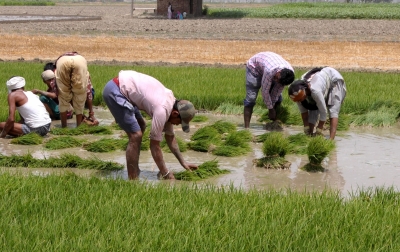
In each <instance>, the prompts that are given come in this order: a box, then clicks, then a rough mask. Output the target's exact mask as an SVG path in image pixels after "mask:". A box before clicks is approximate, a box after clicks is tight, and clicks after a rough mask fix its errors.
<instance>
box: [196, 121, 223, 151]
mask: <svg viewBox="0 0 400 252" xmlns="http://www.w3.org/2000/svg"><path fill="white" fill-rule="evenodd" d="M190 140H191V142H189V143H188V146H189V148H190V149H192V150H194V151H199V152H209V151H211V150H213V149H215V146H217V145H219V144H220V143H221V134H220V133H219V132H218V130H217V129H216V128H214V127H212V126H205V127H203V128H200V129H198V130H197V131H196V132H195V133H194V134H193V135H192V136H191V137H190Z"/></svg>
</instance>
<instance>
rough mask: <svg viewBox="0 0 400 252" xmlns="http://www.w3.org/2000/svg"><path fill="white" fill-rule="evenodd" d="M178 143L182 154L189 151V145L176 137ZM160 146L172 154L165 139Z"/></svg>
mask: <svg viewBox="0 0 400 252" xmlns="http://www.w3.org/2000/svg"><path fill="white" fill-rule="evenodd" d="M175 138H176V141H177V143H178V146H179V151H180V152H185V151H187V149H188V143H186V142H185V141H183V140H182V138H180V137H178V136H175ZM160 146H161V148H162V150H163V151H165V152H168V153H170V152H171V150H170V149H169V147H168V144H167V141H166V140H165V139H163V140H162V141H161V143H160Z"/></svg>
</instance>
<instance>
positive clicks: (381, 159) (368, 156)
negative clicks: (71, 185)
mask: <svg viewBox="0 0 400 252" xmlns="http://www.w3.org/2000/svg"><path fill="white" fill-rule="evenodd" d="M95 113H96V117H97V118H98V119H99V121H100V124H101V125H110V124H111V123H112V122H113V118H112V116H111V115H110V113H109V112H108V111H106V110H102V109H97V110H96V112H95ZM204 115H206V116H207V117H208V118H209V121H208V122H203V123H192V125H191V127H192V128H191V133H189V134H185V133H183V132H182V131H181V130H180V128H179V127H177V126H176V127H175V129H176V134H177V135H178V136H179V137H181V138H182V139H185V140H187V141H189V138H190V136H191V134H193V132H195V131H196V129H198V128H200V127H202V126H204V125H206V124H211V123H213V122H215V121H217V120H227V121H230V122H234V123H236V124H237V125H238V129H243V122H242V120H243V119H242V116H218V115H212V114H204ZM53 126H54V127H60V122H59V121H55V122H53ZM68 126H69V127H74V126H75V121H74V119H71V120H69V122H68ZM250 130H251V132H252V133H253V134H254V135H260V134H263V133H265V132H266V131H265V129H264V128H263V124H261V123H258V122H257V121H256V118H253V120H252V122H251V129H250ZM300 130H302V128H300V127H286V128H284V131H285V132H286V133H288V134H295V133H298V132H300ZM119 135H120V132H116V133H115V135H114V137H118V136H119ZM81 137H82V138H84V139H86V140H88V141H94V140H96V139H100V138H102V137H103V136H90V137H89V136H81ZM45 140H46V139H45ZM335 141H336V146H337V148H336V150H335V151H334V152H333V153H332V154H331V155H330V156H329V157H328V158H326V159H325V160H324V162H323V166H324V168H325V171H324V172H306V171H303V170H301V169H300V168H301V167H302V166H303V165H305V164H306V163H307V162H308V159H307V156H299V155H287V156H286V159H287V160H288V161H290V162H291V163H292V164H291V166H290V169H288V170H267V169H264V168H258V167H255V166H254V165H253V163H252V161H253V159H255V158H260V157H262V152H261V146H262V145H261V144H260V143H254V144H252V147H253V151H252V152H251V153H249V154H248V155H246V156H240V157H217V156H214V155H212V154H209V153H200V152H194V151H187V152H184V153H183V156H184V158H185V159H186V160H187V161H189V162H192V163H196V164H201V163H203V162H205V161H209V160H213V159H217V160H218V161H219V165H220V167H221V168H222V169H229V170H230V171H231V173H229V174H226V175H221V176H219V177H216V178H212V179H209V180H206V181H202V182H201V183H210V184H214V185H217V186H221V185H224V186H226V185H233V186H235V187H237V188H243V189H251V188H255V189H268V188H274V189H286V188H291V189H293V190H299V191H304V190H307V191H309V190H319V191H321V190H323V189H325V188H333V189H337V190H340V191H341V192H342V193H343V194H344V195H347V194H349V192H352V191H353V192H355V191H357V190H358V189H360V188H367V187H374V186H395V187H396V186H397V185H400V161H399V158H398V154H397V149H398V148H400V128H399V127H398V126H396V127H393V128H380V129H371V128H370V129H352V130H349V131H346V132H340V133H339V134H338V136H337V138H336V140H335ZM0 151H1V153H2V154H4V155H11V154H25V153H27V152H29V153H31V154H32V155H33V156H34V157H36V158H43V157H49V156H56V155H60V154H62V153H65V152H68V153H75V154H77V155H79V156H81V157H98V158H100V159H102V160H112V161H115V162H118V163H121V164H124V165H125V164H126V162H125V152H124V151H114V152H110V153H91V152H88V151H86V150H83V149H82V148H70V149H64V150H56V151H49V150H45V149H44V148H43V147H41V146H20V145H12V144H10V139H0ZM164 158H165V161H166V164H167V167H168V168H169V169H171V170H172V171H181V170H182V169H183V168H182V167H181V166H180V164H179V163H178V162H177V160H176V158H175V157H174V156H173V155H172V154H171V153H164ZM140 168H141V170H142V173H141V175H140V178H141V179H142V180H148V181H152V182H158V180H157V172H158V169H157V166H156V165H155V163H154V161H153V158H152V157H151V154H150V151H142V152H141V155H140ZM3 170H7V171H13V172H24V173H26V172H28V173H29V172H31V173H32V174H34V175H40V176H43V175H46V174H50V173H53V172H56V173H63V172H71V171H72V172H76V173H77V174H80V175H82V176H92V175H95V176H100V177H110V178H116V177H121V178H124V179H127V172H126V169H124V170H123V171H119V172H108V173H102V172H99V171H88V170H80V169H6V168H3Z"/></svg>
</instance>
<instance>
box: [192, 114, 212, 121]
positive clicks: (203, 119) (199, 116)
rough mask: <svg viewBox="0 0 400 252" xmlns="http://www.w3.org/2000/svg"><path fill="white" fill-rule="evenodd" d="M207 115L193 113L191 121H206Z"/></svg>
mask: <svg viewBox="0 0 400 252" xmlns="http://www.w3.org/2000/svg"><path fill="white" fill-rule="evenodd" d="M207 121H208V117H207V116H205V115H195V116H194V117H193V119H192V121H191V122H207Z"/></svg>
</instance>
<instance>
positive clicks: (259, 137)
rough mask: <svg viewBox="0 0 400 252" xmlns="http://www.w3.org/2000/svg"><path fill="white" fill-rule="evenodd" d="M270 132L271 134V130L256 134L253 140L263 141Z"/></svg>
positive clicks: (256, 141)
mask: <svg viewBox="0 0 400 252" xmlns="http://www.w3.org/2000/svg"><path fill="white" fill-rule="evenodd" d="M269 134H271V132H266V133H263V134H261V135H258V136H255V137H254V138H253V142H255V143H263V142H264V141H265V139H267V137H268V135H269Z"/></svg>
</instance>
